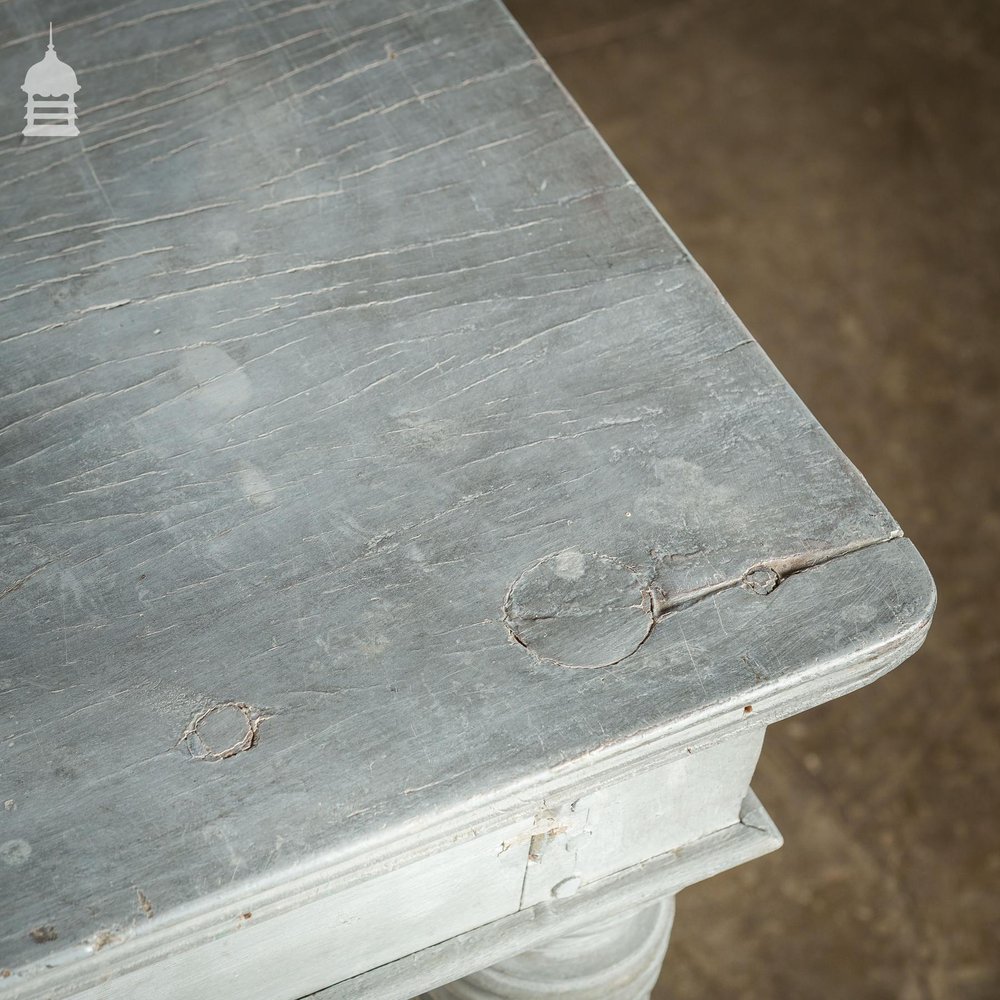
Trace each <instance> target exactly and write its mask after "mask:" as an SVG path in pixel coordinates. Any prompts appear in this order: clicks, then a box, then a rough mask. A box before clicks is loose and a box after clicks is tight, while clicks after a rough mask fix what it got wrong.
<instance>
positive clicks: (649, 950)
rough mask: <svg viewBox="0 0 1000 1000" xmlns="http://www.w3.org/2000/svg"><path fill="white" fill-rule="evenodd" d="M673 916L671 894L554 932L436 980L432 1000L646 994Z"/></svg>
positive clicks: (577, 999)
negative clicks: (477, 967)
mask: <svg viewBox="0 0 1000 1000" xmlns="http://www.w3.org/2000/svg"><path fill="white" fill-rule="evenodd" d="M673 920H674V897H673V896H668V897H667V898H666V899H663V900H661V901H659V902H656V903H652V904H649V905H647V906H645V907H643V908H642V909H641V910H633V911H629V912H626V913H623V914H621V915H619V916H617V917H614V918H612V919H608V920H604V921H602V922H601V923H599V924H597V925H593V926H589V927H584V928H581V929H580V930H577V931H574V932H573V933H571V934H567V935H565V936H564V937H561V938H556V939H555V940H552V941H549V942H547V943H545V944H543V945H541V946H540V947H538V948H533V949H532V950H531V951H526V952H523V953H522V954H520V955H516V956H515V957H514V958H511V959H508V960H507V961H505V962H500V963H499V964H497V965H494V966H492V967H490V968H488V969H484V970H483V971H482V972H477V973H474V974H473V975H471V976H467V977H466V978H465V979H460V980H459V981H458V982H455V983H451V984H450V985H448V986H442V987H440V988H439V989H436V990H433V991H432V992H431V994H430V997H431V998H432V1000H548V998H551V1000H648V998H649V994H650V992H651V991H652V989H653V986H654V985H655V983H656V980H657V977H658V976H659V974H660V966H661V965H662V964H663V956H664V955H665V954H666V951H667V941H668V939H669V937H670V927H671V925H672V924H673Z"/></svg>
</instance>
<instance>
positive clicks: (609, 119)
mask: <svg viewBox="0 0 1000 1000" xmlns="http://www.w3.org/2000/svg"><path fill="white" fill-rule="evenodd" d="M508 6H509V7H510V9H511V11H512V12H513V14H514V15H515V17H517V18H518V20H519V21H520V22H521V24H522V25H523V26H524V28H525V30H526V31H527V33H528V34H529V35H530V37H531V38H532V40H533V41H534V42H535V44H536V45H538V47H539V48H540V50H541V52H542V54H543V55H544V56H545V57H546V58H547V59H548V61H549V62H550V63H551V65H552V67H553V68H554V70H555V72H556V73H557V75H558V76H559V77H560V79H561V80H562V81H563V83H564V84H565V85H566V87H567V88H568V90H569V91H570V93H571V94H572V95H573V96H574V98H576V100H577V101H578V102H579V104H580V105H581V107H582V108H583V110H584V112H585V113H586V114H587V115H588V116H589V117H590V118H591V120H592V121H593V122H594V124H595V125H596V126H597V128H598V130H599V131H600V132H601V133H602V135H603V136H604V137H605V139H606V140H607V141H608V143H609V144H610V145H611V147H612V149H613V150H614V151H615V153H616V154H617V155H618V156H619V158H620V159H621V160H622V162H623V163H624V164H625V167H626V168H627V169H628V170H629V171H630V172H631V174H632V175H633V176H634V177H635V179H636V180H637V181H638V183H639V185H640V186H641V187H642V188H643V189H644V190H645V191H646V192H647V194H648V195H649V196H650V197H651V198H652V200H653V202H654V203H655V204H656V205H657V207H658V208H659V209H660V210H661V211H662V213H663V215H664V216H665V217H666V219H667V221H668V222H669V223H670V225H671V226H672V227H673V229H674V230H675V231H676V232H677V234H678V235H679V236H680V238H681V240H682V241H683V242H684V243H685V244H686V245H687V246H688V248H689V249H690V250H691V251H692V253H693V254H694V256H695V257H696V259H697V260H699V261H700V263H701V264H702V265H703V266H704V268H705V269H706V270H707V271H708V274H709V276H710V277H711V278H713V280H714V281H715V282H716V283H717V284H718V286H719V287H720V288H721V289H722V291H723V293H724V294H725V295H726V297H727V298H728V299H729V301H730V303H731V304H732V305H733V307H734V308H735V309H736V312H737V313H738V314H739V315H740V316H741V317H742V319H743V320H744V322H745V323H746V324H747V326H748V327H749V328H750V330H751V332H752V333H753V334H754V336H755V337H756V338H757V340H758V341H760V343H761V344H762V345H763V347H764V348H765V350H766V351H767V352H768V353H769V354H770V356H771V358H772V359H773V360H774V362H775V363H776V364H777V366H778V367H779V368H780V369H781V371H782V372H783V373H784V375H785V377H786V378H787V379H788V380H789V382H791V384H792V386H793V387H794V388H795V389H796V390H797V391H798V393H799V394H800V395H801V396H802V398H803V399H804V400H805V401H806V403H807V404H808V405H809V407H810V408H811V409H812V410H813V412H814V413H815V414H816V415H817V416H818V418H819V419H820V421H821V422H822V423H823V424H824V425H825V426H826V428H827V429H828V430H829V431H830V432H831V434H832V435H833V437H834V438H835V439H836V441H837V442H838V443H839V444H840V446H841V447H842V448H843V449H844V451H845V452H846V453H847V454H848V455H849V456H850V458H851V459H852V460H853V461H854V462H855V464H856V465H857V466H858V467H859V468H860V469H861V471H862V473H864V474H865V475H866V476H867V478H868V479H869V481H870V482H871V484H872V486H873V487H874V489H875V490H876V492H877V493H878V494H879V495H880V496H881V497H882V499H883V500H884V501H885V502H886V504H887V505H888V507H889V508H890V510H892V512H893V513H894V514H895V515H896V517H897V518H898V520H899V521H900V523H901V524H902V525H903V528H904V530H905V531H906V533H907V534H908V535H910V537H911V538H913V540H914V541H915V542H916V544H917V546H918V547H919V549H920V551H921V552H922V553H923V555H924V558H925V559H926V560H927V562H928V564H929V565H930V567H931V570H932V572H933V573H934V576H935V578H936V580H937V583H938V588H939V591H940V604H939V608H938V613H937V618H936V621H935V624H934V626H933V627H932V629H931V633H930V638H929V639H928V640H927V643H926V645H925V647H924V649H923V651H922V652H921V653H920V654H918V655H917V656H916V657H915V658H914V659H912V660H910V661H909V662H907V663H905V664H904V665H903V666H902V667H900V668H899V669H898V670H896V671H894V672H893V673H892V674H890V675H889V676H888V677H887V678H885V679H883V680H881V681H879V682H878V683H876V684H875V685H873V686H872V687H869V688H866V689H864V690H862V691H860V692H858V693H856V694H853V695H850V696H848V697H846V698H844V699H842V700H840V701H838V702H834V703H833V704H830V705H827V706H824V707H823V708H821V709H817V710H814V711H812V712H810V713H807V714H805V715H802V716H799V717H798V718H796V719H793V720H789V721H788V722H785V723H782V724H779V725H777V726H775V727H773V728H772V729H771V731H770V733H769V735H768V739H767V742H766V744H765V749H764V755H763V757H762V759H761V763H760V767H759V768H758V771H757V776H756V778H755V780H754V788H755V790H756V791H757V793H758V794H759V795H760V797H761V799H762V800H763V802H764V805H765V806H766V807H767V808H768V810H769V811H770V812H771V815H772V816H773V817H774V819H775V820H776V821H777V823H778V825H779V827H780V828H781V829H782V832H783V833H784V835H785V839H786V844H785V847H784V848H783V849H782V850H781V851H779V852H778V853H777V854H774V855H771V856H769V857H767V858H764V859H763V860H760V861H756V862H753V863H752V864H749V865H747V866H745V867H743V868H740V869H737V870H735V871H733V872H730V873H728V874H726V875H723V876H721V877H719V878H717V879H714V880H712V881H710V882H707V883H703V884H702V885H699V886H695V887H693V888H691V889H688V890H687V891H685V892H684V893H683V894H682V895H681V897H680V900H679V903H678V918H677V923H676V925H675V930H674V936H673V941H672V944H671V948H670V951H669V953H668V957H667V962H666V966H665V968H664V972H663V977H662V979H661V983H660V986H659V988H658V991H657V993H656V994H654V997H655V1000H667V998H670V1000H688V998H691V1000H693V998H699V1000H704V998H715V997H724V996H726V997H728V996H732V997H739V998H740V1000H793V998H794V1000H805V998H808V1000H820V998H823V1000H825V998H851V1000H888V998H892V1000H996V998H998V997H1000V831H998V820H1000V732H998V720H1000V670H998V664H997V660H998V645H1000V643H998V636H1000V628H998V620H1000V610H998V608H997V604H998V601H1000V587H998V584H997V557H998V544H997V543H998V537H1000V475H998V472H997V467H998V462H1000V447H998V444H1000V442H998V438H1000V431H998V417H1000V412H998V407H997V388H998V375H1000V332H998V330H997V317H998V315H1000V210H998V201H1000V184H998V178H1000V3H996V2H994V0H989V2H972V0H907V2H898V0H864V2H861V0H850V2H849V0H797V2H796V0H742V2H737V0H729V2H721V0H509V3H508Z"/></svg>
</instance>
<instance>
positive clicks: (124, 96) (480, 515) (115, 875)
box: [0, 0, 934, 997]
mask: <svg viewBox="0 0 1000 1000" xmlns="http://www.w3.org/2000/svg"><path fill="white" fill-rule="evenodd" d="M63 13H64V17H63V18H62V21H61V23H60V24H57V42H58V44H59V52H60V57H61V58H63V59H64V60H65V61H67V62H69V63H70V64H72V65H73V68H74V69H75V70H76V72H77V76H78V78H79V80H80V83H81V91H80V93H79V94H78V104H79V111H80V119H79V124H80V130H81V135H80V137H79V138H78V139H69V140H61V141H54V140H22V138H21V136H20V134H19V131H20V122H21V116H22V108H21V104H20V101H21V97H23V95H21V93H20V90H19V86H20V82H21V78H22V77H23V73H24V71H25V70H26V68H27V67H28V66H29V65H30V64H31V63H32V62H34V61H36V60H37V59H38V58H39V57H40V54H41V51H42V45H43V41H44V38H45V36H46V34H47V21H46V23H44V24H43V23H42V22H41V21H40V20H39V17H40V15H39V14H38V11H37V9H36V6H35V5H34V4H33V3H30V2H28V0H11V2H8V3H6V4H3V5H2V6H0V37H2V39H3V41H2V42H0V52H2V55H3V58H2V59H0V110H2V112H3V114H2V116H0V117H2V121H3V122H5V123H7V125H6V126H5V128H6V132H5V134H4V135H3V136H2V137H0V212H2V216H0V219H2V226H3V235H4V239H3V242H2V247H0V392H2V399H0V450H2V452H0V462H2V468H0V475H2V477H3V478H2V489H0V504H2V506H0V525H2V531H3V535H2V537H3V556H4V558H3V562H2V568H0V574H2V579H0V595H2V596H0V621H2V628H3V637H4V641H3V648H2V657H3V659H2V662H0V720H2V726H3V730H2V732H0V754H2V756H0V800H2V801H3V802H4V804H5V806H4V809H3V810H2V811H0V898H2V900H3V905H2V906H0V970H5V969H8V970H11V971H12V974H11V975H10V976H4V975H0V992H2V991H4V990H7V991H9V992H10V993H11V995H13V996H17V997H21V996H24V997H35V996H43V995H50V993H49V985H48V983H49V978H47V977H51V976H53V975H55V974H56V972H53V971H52V968H50V967H53V968H55V969H56V970H57V972H59V974H60V975H61V974H62V972H61V971H60V970H66V969H70V970H74V971H73V975H75V976H77V979H75V980H74V982H76V983H77V984H78V985H85V984H87V983H93V982H96V980H97V978H100V977H103V976H107V975H111V974H115V973H116V972H117V971H118V970H119V965H117V964H116V963H118V962H119V959H118V958H117V957H116V956H117V955H119V954H121V955H128V956H130V957H129V959H128V961H129V962H131V963H133V966H134V967H139V966H141V965H142V964H143V963H144V962H150V961H152V960H153V958H155V957H162V956H163V955H164V954H166V953H167V952H170V951H171V949H174V948H177V947H181V945H178V944H177V942H178V941H183V942H184V944H183V947H184V948H187V947H194V945H195V944H196V943H197V942H199V941H208V940H216V939H220V938H225V937H227V936H229V937H231V938H233V940H234V941H235V940H236V938H235V936H236V935H238V934H239V933H240V930H241V929H242V928H243V927H244V926H245V924H246V920H244V919H243V917H242V915H243V913H244V912H252V914H253V918H252V919H254V920H258V921H263V922H266V921H267V920H269V919H270V918H271V917H274V918H277V917H278V915H280V914H284V913H288V912H294V911H295V909H296V907H299V906H304V905H305V904H306V902H307V901H310V900H312V899H314V898H316V897H318V896H321V895H322V894H323V893H328V892H331V891H333V889H334V888H336V889H337V890H338V891H339V890H340V889H343V888H345V887H349V886H351V885H354V884H357V883H360V882H363V881H364V880H366V879H367V878H369V877H370V876H371V874H372V873H373V872H384V871H390V870H392V869H394V868H397V867H399V866H401V865H403V864H404V863H411V862H412V863H416V862H417V861H418V860H419V859H421V858H425V857H428V856H430V855H433V854H434V853H436V852H440V851H441V850H443V849H444V848H445V846H449V845H451V844H452V843H453V842H454V841H455V838H456V837H458V838H463V837H465V838H467V837H470V836H472V835H473V832H475V833H481V832H482V831H484V830H500V829H501V828H502V827H503V826H504V825H505V824H509V823H518V822H521V821H524V820H527V821H529V822H530V819H531V817H532V816H534V814H535V812H536V811H537V808H538V806H539V804H540V802H541V800H542V798H544V797H545V796H546V795H548V794H551V793H553V792H556V791H559V792H566V793H567V794H568V793H569V791H572V790H576V791H577V792H578V793H580V794H583V793H585V792H587V791H592V790H593V789H595V788H597V787H600V786H601V785H602V783H606V782H607V781H609V780H611V778H612V777H613V776H614V775H616V774H617V775H619V776H620V775H621V774H626V773H631V772H633V771H635V770H636V769H640V770H641V768H642V767H646V766H651V765H650V763H649V762H650V761H652V760H653V759H654V758H656V759H666V758H669V757H670V756H671V755H675V756H680V755H683V754H684V753H685V752H686V751H687V749H688V748H690V747H691V746H692V745H693V744H695V743H698V744H700V745H708V744H710V743H711V742H712V741H713V740H716V739H718V738H719V737H720V736H722V735H723V734H726V733H729V732H733V731H738V730H740V729H741V728H742V727H747V726H756V725H762V724H764V723H766V722H769V721H772V720H773V719H776V718H781V717H783V716H785V715H788V714H790V713H792V712H794V711H798V710H800V709H801V708H803V707H806V706H808V705H811V704H816V703H818V702H821V701H823V700H825V699H827V698H830V697H833V696H835V695H837V694H840V693H843V692H844V691H847V690H850V689H852V688H854V687H857V686H859V685H860V684H863V683H865V682H867V681H868V680H871V679H873V678H874V677H875V676H878V674H879V673H882V672H884V671H885V670H887V669H890V668H891V667H892V666H894V665H895V664H896V663H898V662H899V661H900V660H901V659H903V658H904V657H905V656H906V655H908V654H909V653H911V652H912V651H913V650H914V649H915V648H916V647H917V646H918V645H919V643H920V641H922V638H923V634H924V632H925V631H926V628H927V625H928V623H929V619H930V615H931V613H932V610H933V599H934V598H933V586H932V584H931V582H930V579H929V577H928V575H927V572H926V569H925V567H924V566H923V563H922V562H921V560H920V558H919V556H918V555H917V554H916V552H915V551H914V550H913V548H912V546H911V545H910V543H909V542H908V541H907V540H905V539H904V538H902V537H900V534H901V533H900V531H899V528H898V526H897V525H896V524H895V522H894V521H893V519H892V517H891V516H890V515H889V514H888V513H887V512H886V510H885V509H884V508H883V506H882V505H881V504H880V503H879V501H878V500H877V499H876V498H875V497H874V496H873V494H872V493H871V491H870V490H869V489H868V487H867V485H866V484H865V483H864V481H863V480H862V479H861V478H860V476H859V475H858V474H857V472H856V471H855V470H854V469H853V468H852V467H851V466H850V464H849V463H848V462H847V461H846V459H845V458H844V457H843V456H842V455H841V454H840V452H839V451H838V450H837V449H836V447H835V446H834V445H833V444H832V443H831V442H830V440H829V439H828V437H827V436H826V434H825V433H824V432H823V431H822V429H821V428H820V427H819V426H818V425H817V423H816V422H815V420H814V419H813V418H812V417H811V415H810V414H809V413H808V412H807V411H806V410H805V408H804V407H803V406H802V404H801V403H800V401H799V400H798V399H797V398H796V397H795V396H794V394H793V393H792V392H791V390H790V389H789V388H788V386H787V385H786V384H785V383H784V382H783V380H782V379H781V378H780V376H779V375H778V374H777V373H776V372H775V370H774V369H773V367H772V366H771V365H770V363H769V362H768V361H767V359H766V358H765V357H764V355H763V354H762V352H761V351H760V349H759V348H758V347H757V346H756V344H755V343H754V342H753V340H752V339H751V338H750V337H749V335H748V333H747V332H746V330H745V329H743V328H742V327H741V326H740V324H739V322H738V321H737V320H736V319H735V318H734V317H733V315H732V314H731V312H730V311H729V310H728V308H727V307H726V305H725V303H724V302H723V301H722V299H721V297H720V296H719V294H718V292H717V291H716V290H715V289H714V287H713V286H712V285H711V284H710V283H709V282H708V281H707V280H706V278H705V276H704V275H703V274H702V273H701V272H700V270H699V269H698V268H697V266H696V265H695V264H693V263H692V261H691V260H690V259H689V257H688V256H687V254H686V253H685V252H684V250H683V248H682V247H680V246H679V244H678V243H677V241H676V240H675V238H674V237H673V236H672V234H671V233H670V232H669V230H668V229H667V228H666V227H665V226H664V225H663V223H662V221H661V220H660V219H659V218H658V217H657V216H656V215H655V213H654V212H653V211H652V209H651V208H650V206H649V204H648V203H647V202H646V201H645V199H644V198H643V196H642V194H641V193H640V192H639V191H638V190H637V189H636V188H635V186H634V185H633V184H632V183H631V182H630V181H629V179H628V177H627V176H626V175H625V174H624V173H623V171H622V170H621V168H620V166H619V165H618V164H617V163H616V162H615V161H614V160H613V159H612V158H611V157H610V156H609V155H608V153H607V151H606V150H605V149H604V147H603V146H602V144H601V142H600V140H599V139H598V138H597V137H596V136H595V134H594V133H593V131H592V129H591V128H590V127H589V125H588V124H587V123H586V122H585V121H584V120H583V119H582V118H581V116H580V115H579V113H578V112H577V111H576V109H575V108H574V107H573V106H572V105H571V103H570V102H569V101H568V99H567V98H566V96H565V95H564V93H563V92H562V91H561V90H560V88H559V87H558V85H557V84H556V83H555V82H554V81H553V79H552V77H551V74H550V73H549V71H548V70H547V69H546V67H545V66H544V65H543V64H542V63H541V61H540V60H539V58H538V56H537V54H536V53H535V51H534V50H533V49H532V48H531V47H530V45H529V44H528V43H527V42H526V41H525V39H524V38H523V36H522V35H521V34H520V32H519V30H518V29H517V28H516V27H515V26H514V24H513V23H512V21H511V20H510V18H509V16H508V15H507V14H506V12H505V11H504V10H503V8H502V7H501V6H500V5H499V4H498V3H495V2H493V0H467V2H464V3H463V2H459V3H449V4H436V3H430V2H428V3H422V2H418V0H395V2H387V0H371V2H361V0H356V2H345V3H316V4H300V3H289V2H281V0H271V2H267V0H265V2H259V3H253V4H248V5H236V4H232V3H229V2H222V0H208V2H202V3H197V4H168V3H163V2H157V0H136V2H132V3H124V4H120V5H117V6H115V7H113V8H108V7H106V6H105V5H103V4H99V3H97V2H96V0H78V2H74V3H72V4H70V3H66V4H65V5H64V8H63ZM822 335H823V331H803V336H822ZM845 405H846V404H845ZM762 564H766V565H767V566H769V567H770V569H766V568H761V567H762ZM775 582H778V585H777V586H776V587H775V586H774V584H775ZM574 667H575V668H588V669H570V668H574ZM452 933H454V931H453V930H448V929H446V928H444V927H443V926H442V927H441V928H440V935H441V936H440V938H439V940H444V938H445V937H447V936H448V935H450V934H452ZM405 943H406V942H405V941H404V942H401V944H400V947H405ZM233 948H236V949H238V946H237V945H236V944H234V945H233ZM406 953H407V952H406V951H405V950H404V951H401V952H400V953H399V956H397V957H401V956H402V955H405V954H406ZM382 960H384V961H388V960H389V959H388V958H385V957H383V959H382ZM121 961H122V962H124V961H125V959H122V960H121ZM75 970H79V971H78V973H77V971H75ZM68 981H69V980H67V982H68ZM188 985H190V984H188ZM195 985H197V983H196V984H195ZM321 985H325V984H323V983H317V984H316V987H315V988H319V986H321ZM178 989H180V986H178ZM161 995H162V996H167V995H168V994H167V993H166V992H164V993H162V994H161Z"/></svg>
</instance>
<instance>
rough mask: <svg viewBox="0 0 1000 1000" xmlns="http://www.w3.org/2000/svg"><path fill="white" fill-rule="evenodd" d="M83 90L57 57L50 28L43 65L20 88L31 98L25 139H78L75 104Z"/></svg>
mask: <svg viewBox="0 0 1000 1000" xmlns="http://www.w3.org/2000/svg"><path fill="white" fill-rule="evenodd" d="M79 89H80V84H78V83H77V82H76V73H74V72H73V67H72V66H67V65H66V63H64V62H63V61H62V60H61V59H60V58H59V57H58V56H57V55H56V48H55V46H54V45H53V44H52V24H51V23H50V24H49V47H48V49H47V50H46V52H45V56H44V58H43V59H42V61H41V62H36V63H35V65H34V66H32V67H31V69H29V70H28V72H27V73H26V74H25V77H24V83H23V84H22V85H21V90H23V91H24V92H25V93H26V94H27V95H28V103H27V105H26V108H27V114H26V115H25V116H24V117H25V120H26V121H27V123H28V124H27V125H25V126H24V132H23V133H22V134H23V135H79V134H80V130H79V129H78V128H77V127H76V101H75V100H74V96H75V94H76V92H77V91H78V90H79Z"/></svg>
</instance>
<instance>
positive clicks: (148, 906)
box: [135, 889, 156, 919]
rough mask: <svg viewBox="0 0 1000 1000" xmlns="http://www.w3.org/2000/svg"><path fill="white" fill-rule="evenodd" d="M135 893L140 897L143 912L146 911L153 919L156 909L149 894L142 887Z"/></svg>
mask: <svg viewBox="0 0 1000 1000" xmlns="http://www.w3.org/2000/svg"><path fill="white" fill-rule="evenodd" d="M135 894H136V896H137V897H138V899H139V906H140V907H141V909H142V912H143V913H145V914H146V916H147V917H149V918H150V919H152V917H153V914H154V913H155V912H156V910H155V909H154V908H153V904H152V903H151V902H150V899H149V896H147V895H146V894H145V893H144V892H143V891H142V889H136V890H135Z"/></svg>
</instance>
